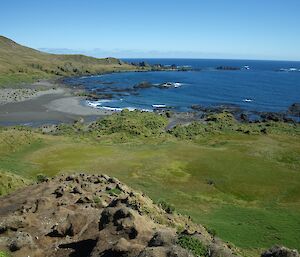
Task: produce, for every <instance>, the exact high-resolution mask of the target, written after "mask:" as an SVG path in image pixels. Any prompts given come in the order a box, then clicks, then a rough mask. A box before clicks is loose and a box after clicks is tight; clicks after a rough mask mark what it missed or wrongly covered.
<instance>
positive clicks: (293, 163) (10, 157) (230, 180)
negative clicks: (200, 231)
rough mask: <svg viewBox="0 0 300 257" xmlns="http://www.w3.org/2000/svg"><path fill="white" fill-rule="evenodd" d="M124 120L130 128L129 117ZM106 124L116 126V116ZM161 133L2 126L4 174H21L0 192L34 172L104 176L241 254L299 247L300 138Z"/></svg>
mask: <svg viewBox="0 0 300 257" xmlns="http://www.w3.org/2000/svg"><path fill="white" fill-rule="evenodd" d="M109 119H114V118H109ZM146 120H148V121H149V119H146ZM123 122H124V124H129V127H131V125H132V124H131V123H128V122H127V120H126V119H125V120H123ZM136 122H137V123H138V121H136ZM143 122H145V121H143ZM160 123H162V124H161V125H163V124H164V122H163V120H159V123H158V124H160ZM105 124H106V125H107V124H112V126H114V125H113V124H114V121H112V120H110V121H109V122H107V121H106V123H105ZM120 124H123V123H122V122H121V123H120ZM124 124H123V125H124ZM130 124H131V125H130ZM102 125H103V124H102ZM150 125H151V126H154V127H156V125H157V124H154V123H153V122H150ZM98 127H101V124H98ZM121 129H122V130H124V129H128V127H124V126H123V127H122V126H121ZM135 130H136V127H135V128H134V130H133V131H135ZM66 131H67V130H66ZM143 131H144V133H146V132H147V129H145V130H143ZM165 134H166V133H165ZM165 134H163V135H162V136H158V137H155V138H151V137H150V138H148V135H147V133H146V134H145V135H146V136H143V137H138V140H137V139H136V138H135V137H130V136H129V138H128V139H127V140H125V141H123V142H122V140H120V141H121V142H116V140H115V137H112V138H113V140H108V136H107V131H105V133H104V135H103V137H100V138H99V135H98V136H96V137H95V135H93V136H92V137H88V136H83V135H81V136H75V134H72V133H70V131H68V135H65V134H64V133H62V135H43V134H41V133H38V132H33V131H30V130H23V129H14V130H13V129H3V130H2V131H1V132H0V142H1V144H0V154H1V155H0V156H1V157H0V169H1V171H2V174H4V173H3V172H5V174H6V175H7V174H12V175H11V176H14V181H19V180H18V179H15V178H23V179H24V182H22V183H21V182H16V184H17V185H16V186H11V188H10V189H9V188H8V189H7V188H6V190H3V192H4V193H6V192H9V191H12V190H14V189H15V188H18V187H19V186H22V185H23V184H26V183H27V181H28V180H30V179H34V178H35V177H36V176H37V174H46V175H48V176H54V175H55V174H57V173H66V172H81V171H85V172H92V173H107V174H109V175H113V176H116V177H118V178H119V179H120V180H122V181H124V182H125V183H127V184H129V185H130V186H132V187H133V188H135V189H138V190H141V191H143V192H145V193H147V194H148V195H149V196H150V197H152V198H153V199H154V200H156V201H157V200H159V199H164V200H165V201H167V202H169V203H171V204H173V205H174V206H175V207H176V210H177V211H178V212H180V213H184V214H187V215H190V216H191V217H192V219H193V220H194V221H195V222H199V223H202V224H204V225H205V226H206V227H208V228H209V229H210V230H214V231H216V233H217V235H218V236H219V237H221V238H222V239H224V240H226V241H229V242H230V243H233V244H234V245H236V246H237V247H240V248H241V249H242V250H243V251H244V252H245V255H250V256H253V255H255V254H257V253H258V252H259V251H260V250H261V249H263V248H266V247H270V246H272V245H274V244H283V245H286V246H288V247H292V248H298V249H299V245H300V236H299V235H300V173H299V170H300V159H299V156H300V138H299V136H296V137H295V135H289V134H285V133H282V134H280V133H275V134H270V135H261V134H258V135H247V134H240V133H232V132H231V133H227V132H226V133H219V134H214V135H211V134H207V135H202V136H201V137H200V138H199V137H197V139H196V140H186V139H177V138H175V137H174V136H171V135H165ZM129 135H130V133H129ZM123 136H124V135H123V134H122V136H121V135H119V137H123Z"/></svg>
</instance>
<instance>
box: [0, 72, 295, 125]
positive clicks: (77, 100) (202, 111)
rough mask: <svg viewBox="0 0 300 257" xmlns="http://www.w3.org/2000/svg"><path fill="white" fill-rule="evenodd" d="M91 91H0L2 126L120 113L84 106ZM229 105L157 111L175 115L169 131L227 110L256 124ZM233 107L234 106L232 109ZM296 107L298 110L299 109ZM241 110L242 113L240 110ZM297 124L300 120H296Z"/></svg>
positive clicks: (55, 85)
mask: <svg viewBox="0 0 300 257" xmlns="http://www.w3.org/2000/svg"><path fill="white" fill-rule="evenodd" d="M88 97H89V92H88V91H86V90H84V89H83V88H76V87H72V86H71V85H69V84H68V83H66V82H64V79H63V78H60V79H57V80H54V81H53V80H40V81H37V82H35V83H32V84H28V85H22V87H17V88H16V87H14V88H0V126H15V125H25V126H32V127H38V126H42V125H49V124H56V125H57V124H60V123H72V122H75V121H77V120H79V119H80V120H83V121H85V122H92V121H95V120H97V119H99V118H103V117H105V116H107V115H111V114H113V113H116V112H119V111H116V110H109V109H98V108H93V107H90V106H88V105H84V104H83V101H85V100H88ZM228 107H230V106H223V107H221V108H215V107H212V108H206V107H202V106H192V107H191V109H192V111H188V112H176V111H172V110H168V109H161V110H154V112H157V113H166V112H170V113H172V117H170V124H169V125H168V127H167V128H168V129H170V128H172V127H174V126H175V125H177V124H182V125H183V124H185V125H186V124H189V123H191V122H193V121H201V120H203V116H204V115H209V114H213V113H219V112H221V111H227V112H229V113H232V114H233V115H235V116H236V115H237V114H238V116H239V117H236V118H237V119H238V120H240V121H241V122H246V123H251V122H255V121H252V120H250V119H248V117H247V114H246V113H243V112H241V113H240V112H239V111H237V110H235V109H234V108H233V109H232V110H230V108H229V109H228ZM231 108H232V107H231ZM297 108H299V107H298V106H297ZM240 111H242V110H240ZM265 119H267V120H273V121H283V122H291V120H290V119H284V118H283V114H282V113H265ZM295 122H296V123H298V122H300V120H296V121H295Z"/></svg>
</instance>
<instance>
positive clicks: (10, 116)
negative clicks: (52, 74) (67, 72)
mask: <svg viewBox="0 0 300 257" xmlns="http://www.w3.org/2000/svg"><path fill="white" fill-rule="evenodd" d="M83 101H84V97H79V96H74V94H73V91H72V89H70V88H67V87H65V86H63V85H58V84H54V83H51V82H47V81H44V82H39V83H35V84H32V85H30V86H27V87H25V88H4V89H0V125H2V126H9V125H30V126H40V125H43V124H58V123H62V122H74V121H75V120H78V119H79V118H83V119H84V120H86V121H91V120H94V119H97V118H99V117H103V116H105V115H108V114H111V113H112V112H110V111H104V110H98V109H94V108H91V107H88V106H85V105H84V104H83Z"/></svg>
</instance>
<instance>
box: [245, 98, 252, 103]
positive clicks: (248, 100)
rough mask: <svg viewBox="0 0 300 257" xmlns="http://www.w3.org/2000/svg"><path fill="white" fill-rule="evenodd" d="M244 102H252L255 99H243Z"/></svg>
mask: <svg viewBox="0 0 300 257" xmlns="http://www.w3.org/2000/svg"><path fill="white" fill-rule="evenodd" d="M243 102H246V103H250V102H253V99H247V98H246V99H243Z"/></svg>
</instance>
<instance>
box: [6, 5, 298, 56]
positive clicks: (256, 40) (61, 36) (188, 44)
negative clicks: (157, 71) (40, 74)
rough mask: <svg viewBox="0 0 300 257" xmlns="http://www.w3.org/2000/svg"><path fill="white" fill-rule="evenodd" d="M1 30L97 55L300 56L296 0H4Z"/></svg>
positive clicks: (33, 42)
mask: <svg viewBox="0 0 300 257" xmlns="http://www.w3.org/2000/svg"><path fill="white" fill-rule="evenodd" d="M0 34H1V35H4V36H7V37H9V38H12V39H13V40H15V41H17V42H19V43H21V44H24V45H27V46H31V47H34V48H39V49H45V50H47V51H52V52H70V53H71V52H81V53H85V54H90V55H94V56H116V57H189V58H238V59H278V60H280V59H281V60H300V1H299V0H248V1H244V0H206V1H204V0H181V1H179V0H151V1H150V0H149V1H147V0H109V1H108V0H88V1H83V0H51V1H50V0H48V1H47V0H26V1H25V0H19V1H18V0H1V3H0Z"/></svg>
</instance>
